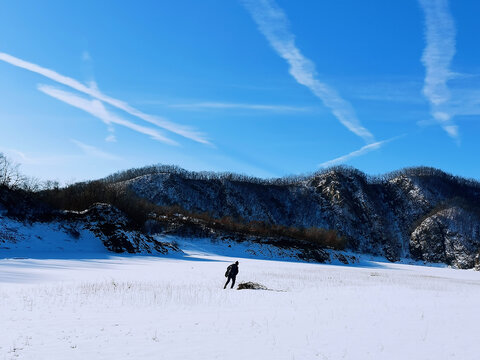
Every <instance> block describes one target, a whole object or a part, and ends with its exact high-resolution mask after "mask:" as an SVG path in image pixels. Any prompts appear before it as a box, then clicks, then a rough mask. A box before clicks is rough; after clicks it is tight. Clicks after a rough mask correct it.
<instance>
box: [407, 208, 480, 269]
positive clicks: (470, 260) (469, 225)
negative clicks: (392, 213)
mask: <svg viewBox="0 0 480 360" xmlns="http://www.w3.org/2000/svg"><path fill="white" fill-rule="evenodd" d="M410 245H411V251H412V254H414V255H415V257H417V258H419V259H422V260H425V261H429V262H442V263H446V264H449V265H453V266H456V267H458V268H461V269H470V268H473V267H475V266H477V267H478V260H479V257H480V222H479V218H478V216H477V215H475V214H473V213H471V212H468V211H466V210H464V209H462V208H459V207H457V206H454V207H450V208H447V209H444V210H441V211H439V212H437V213H436V214H434V215H432V216H429V217H427V218H426V219H425V220H424V221H423V222H422V223H421V224H420V225H419V226H418V227H417V228H416V229H415V230H414V231H413V233H412V237H411V242H410Z"/></svg>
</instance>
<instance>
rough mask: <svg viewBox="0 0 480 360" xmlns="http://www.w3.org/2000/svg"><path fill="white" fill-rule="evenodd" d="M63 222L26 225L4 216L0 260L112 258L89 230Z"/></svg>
mask: <svg viewBox="0 0 480 360" xmlns="http://www.w3.org/2000/svg"><path fill="white" fill-rule="evenodd" d="M77 231H78V235H77V236H72V234H71V227H69V225H68V224H67V223H62V222H47V223H41V222H35V223H32V224H25V223H24V222H20V221H16V220H13V219H9V218H7V217H0V258H4V257H35V258H39V257H40V258H42V257H47V258H50V257H52V256H53V257H55V258H56V257H67V258H71V257H74V258H77V257H90V256H93V257H98V256H99V255H100V254H102V253H103V254H105V256H106V255H108V251H107V249H105V246H104V245H103V243H102V241H101V240H100V239H98V238H97V237H95V235H94V234H93V233H92V232H91V231H88V230H86V229H82V228H78V230H77Z"/></svg>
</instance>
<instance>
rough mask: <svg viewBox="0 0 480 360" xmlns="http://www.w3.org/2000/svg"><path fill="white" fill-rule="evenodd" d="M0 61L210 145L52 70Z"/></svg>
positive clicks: (6, 58)
mask: <svg viewBox="0 0 480 360" xmlns="http://www.w3.org/2000/svg"><path fill="white" fill-rule="evenodd" d="M0 60H1V61H4V62H6V63H9V64H11V65H14V66H17V67H20V68H22V69H25V70H29V71H31V72H34V73H37V74H40V75H42V76H44V77H47V78H49V79H51V80H53V81H56V82H58V83H60V84H63V85H66V86H68V87H70V88H72V89H75V90H77V91H80V92H82V93H84V94H87V95H90V96H92V97H94V98H95V99H98V100H100V101H102V102H104V103H107V104H109V105H111V106H113V107H116V108H117V109H120V110H122V111H125V112H126V113H128V114H130V115H132V116H135V117H137V118H139V119H142V120H144V121H147V122H149V123H151V124H153V125H155V126H158V127H161V128H164V129H166V130H168V131H171V132H173V133H175V134H178V135H181V136H183V137H185V138H188V139H191V140H194V141H197V142H199V143H203V144H208V145H211V143H210V142H209V141H208V140H207V139H206V137H205V135H204V134H202V133H200V132H197V131H196V130H194V129H191V128H189V127H187V126H183V125H179V124H175V123H172V122H170V121H168V120H167V119H165V118H162V117H159V116H154V115H149V114H145V113H143V112H142V111H140V110H138V109H135V108H134V107H132V106H130V105H129V104H127V103H126V102H124V101H121V100H118V99H115V98H112V97H110V96H107V95H105V94H103V93H102V92H100V91H99V90H98V88H96V87H89V86H86V85H84V84H82V83H81V82H79V81H78V80H75V79H73V78H70V77H67V76H64V75H61V74H59V73H57V72H55V71H53V70H50V69H47V68H44V67H41V66H39V65H36V64H33V63H30V62H27V61H25V60H22V59H19V58H16V57H14V56H11V55H9V54H6V53H0Z"/></svg>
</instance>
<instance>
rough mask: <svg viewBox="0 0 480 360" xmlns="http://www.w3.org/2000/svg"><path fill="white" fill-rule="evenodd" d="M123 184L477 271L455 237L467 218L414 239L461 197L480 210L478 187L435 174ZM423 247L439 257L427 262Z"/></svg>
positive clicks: (157, 197) (165, 200) (188, 178)
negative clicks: (419, 224)
mask: <svg viewBox="0 0 480 360" xmlns="http://www.w3.org/2000/svg"><path fill="white" fill-rule="evenodd" d="M116 186H124V187H127V188H129V189H131V190H133V191H134V192H135V193H136V194H137V195H138V196H140V197H143V198H146V199H148V200H150V201H152V202H154V203H156V204H158V205H163V206H171V205H179V206H181V207H183V208H185V209H187V210H189V211H192V212H208V213H210V214H211V215H213V216H215V217H222V216H231V217H238V218H242V219H244V220H246V221H252V220H259V221H265V222H268V223H272V224H281V225H286V226H296V227H320V228H325V229H335V230H337V232H338V233H339V234H340V235H342V236H344V237H346V238H347V239H348V247H349V248H350V249H352V250H354V251H357V252H362V253H372V254H375V255H381V256H385V257H386V258H387V259H389V260H391V261H395V260H398V259H399V258H401V257H409V256H412V257H413V258H414V259H425V260H426V259H427V258H428V259H429V260H428V261H441V262H446V263H449V264H453V265H456V266H460V267H465V266H470V267H472V266H473V263H472V261H471V257H472V256H473V258H474V257H475V256H476V254H477V251H478V249H475V247H474V246H473V245H471V246H470V245H468V246H467V245H465V246H464V247H463V248H462V249H464V250H461V249H459V248H458V246H459V244H460V243H463V242H462V241H463V240H459V239H460V238H459V236H463V235H455V234H464V233H463V232H461V231H460V232H455V231H454V230H451V229H453V227H452V226H454V225H455V224H456V223H457V221H459V220H460V218H461V219H464V217H463V215H462V216H460V217H459V216H454V217H453V218H452V220H451V221H450V222H451V224H450V225H449V227H447V230H448V229H450V230H449V231H447V232H443V230H442V229H444V225H442V224H441V223H439V222H438V221H437V220H436V219H431V220H427V219H425V221H424V222H423V223H422V228H421V229H418V231H417V232H416V233H415V238H414V239H415V240H412V241H411V236H412V233H413V232H414V231H415V226H416V223H417V222H418V221H419V220H420V219H422V218H423V217H424V216H426V215H427V214H428V213H430V212H432V211H433V210H434V209H436V208H437V207H444V206H445V204H446V203H447V204H448V203H449V202H451V201H452V200H453V199H460V200H461V201H460V202H461V203H462V202H463V203H466V204H470V205H472V204H473V206H474V207H475V206H476V207H477V208H478V206H479V205H480V185H479V184H478V183H477V182H474V181H468V180H465V179H461V178H457V177H453V176H451V175H448V174H445V173H443V172H441V171H439V170H436V169H431V168H415V169H407V170H405V171H400V172H397V173H395V174H390V175H388V176H385V177H382V178H375V179H370V178H368V177H367V176H366V175H365V174H363V173H361V172H360V171H357V170H355V169H349V168H336V169H332V170H329V171H325V172H323V173H319V174H317V175H315V176H311V177H306V178H302V179H298V180H296V181H292V182H288V181H286V182H284V183H281V182H279V183H274V182H264V183H262V182H258V181H249V180H238V179H235V178H229V177H224V178H221V177H220V178H207V179H205V178H202V177H200V176H198V177H197V176H195V174H193V175H192V173H190V174H187V175H185V174H184V173H175V172H154V173H151V174H145V175H141V176H137V177H133V178H131V179H129V180H127V181H122V182H117V183H116ZM462 206H463V205H459V207H460V208H461V207H462ZM469 219H470V220H469V221H471V222H472V223H471V226H473V227H475V226H478V221H479V220H478V218H475V217H471V218H469ZM476 224H477V225H476ZM422 234H423V235H422ZM421 239H423V240H421ZM462 239H463V238H462ZM423 249H428V253H430V254H431V255H429V256H427V257H425V256H424V255H423V254H424V251H423ZM462 251H465V252H468V254H469V256H468V259H470V260H467V259H466V258H465V260H464V261H460V257H461V256H460V253H461V252H462ZM454 254H456V255H454ZM454 259H456V260H454Z"/></svg>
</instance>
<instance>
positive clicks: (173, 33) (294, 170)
mask: <svg viewBox="0 0 480 360" xmlns="http://www.w3.org/2000/svg"><path fill="white" fill-rule="evenodd" d="M479 13H480V2H478V1H474V0H470V1H468V0H464V1H457V2H453V1H450V2H448V1H446V0H420V1H417V0H405V1H395V2H392V1H383V0H378V1H377V0H369V1H354V0H338V1H281V0H276V1H273V0H258V1H254V0H248V1H247V0H245V1H238V0H232V1H224V0H222V1H221V0H202V1H193V0H190V1H187V0H176V1H150V2H149V1H139V2H126V1H101V2H99V1H77V2H73V1H68V2H67V1H61V0H59V1H42V2H37V1H33V0H32V1H13V0H12V1H8V0H7V1H2V2H1V3H0V79H2V81H1V82H0V94H1V96H0V152H3V153H5V154H6V155H7V156H9V157H10V158H11V159H13V160H14V161H16V162H18V163H20V164H21V169H22V171H23V172H24V173H26V174H28V175H31V176H35V177H38V178H40V179H57V180H60V181H62V182H71V181H78V180H85V179H93V178H98V177H102V176H105V175H108V174H110V173H112V172H115V171H118V170H122V169H127V168H131V167H138V166H143V165H148V164H154V163H163V164H176V165H179V166H181V167H184V168H187V169H190V170H214V171H234V172H240V173H246V174H251V175H255V176H260V177H272V176H282V175H288V174H298V173H310V172H313V171H316V170H320V169H322V168H324V167H327V166H330V165H335V164H346V165H351V166H354V167H357V168H359V169H360V170H362V171H365V172H367V173H369V174H380V173H385V172H388V171H391V170H395V169H399V168H402V167H406V166H418V165H425V166H434V167H438V168H441V169H443V170H445V171H448V172H451V173H454V174H456V175H462V176H466V177H473V178H476V179H480V167H478V166H477V165H476V164H477V163H478V160H477V155H478V153H479V150H480V145H479V142H478V134H479V130H480V125H479V115H480V84H479V80H480V77H479V75H480V66H479V65H480V64H479V63H478V59H479V55H480V54H479V52H480V50H479V49H478V46H477V41H476V39H477V37H478V36H477V34H478V33H479V30H480V23H479V22H478V21H477V20H476V19H477V14H479Z"/></svg>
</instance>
